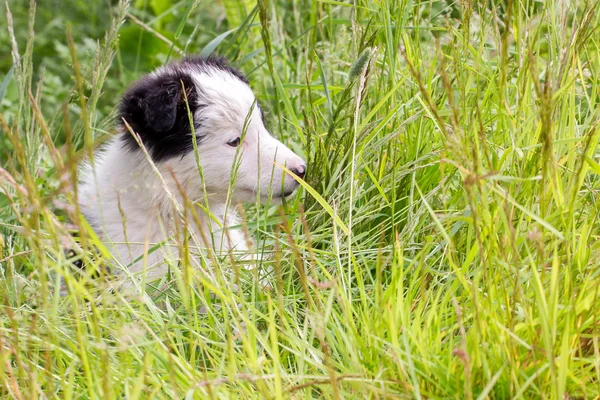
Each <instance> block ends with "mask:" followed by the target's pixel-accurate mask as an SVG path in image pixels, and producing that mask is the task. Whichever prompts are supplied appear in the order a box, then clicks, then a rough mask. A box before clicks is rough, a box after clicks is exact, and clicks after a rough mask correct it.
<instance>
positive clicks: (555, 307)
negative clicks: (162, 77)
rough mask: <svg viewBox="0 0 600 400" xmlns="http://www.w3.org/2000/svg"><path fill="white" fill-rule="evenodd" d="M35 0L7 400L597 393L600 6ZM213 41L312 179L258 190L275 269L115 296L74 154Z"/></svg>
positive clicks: (17, 33)
mask: <svg viewBox="0 0 600 400" xmlns="http://www.w3.org/2000/svg"><path fill="white" fill-rule="evenodd" d="M34 4H35V1H32V3H31V5H30V4H27V1H24V0H7V2H6V4H4V3H3V5H2V8H3V9H4V11H3V12H2V16H0V27H1V29H0V44H1V46H0V48H1V49H2V53H1V54H0V104H1V107H0V273H1V274H2V278H1V280H0V299H1V300H2V305H1V306H0V307H1V309H0V379H1V381H0V397H2V398H15V399H30V398H36V399H39V398H61V399H63V398H64V399H69V398H78V399H82V398H104V399H112V398H128V399H129V398H131V399H135V398H141V399H148V398H163V399H175V398H177V399H183V398H185V399H192V398H196V399H204V398H233V399H245V398H276V399H280V398H294V399H301V398H303V399H308V398H326V399H330V398H331V399H341V398H370V399H384V398H457V399H486V398H492V399H507V398H517V399H530V398H552V399H568V398H586V399H587V398H589V399H592V398H599V396H600V343H599V340H600V293H599V290H600V289H599V288H600V268H599V265H600V241H599V240H598V239H599V236H600V221H599V211H600V205H599V203H598V193H599V192H600V178H599V175H598V174H600V164H599V163H600V160H599V157H600V152H598V151H597V145H598V141H599V136H600V126H599V121H600V108H599V107H598V103H599V101H600V30H599V29H597V28H598V26H599V25H600V9H599V8H598V3H597V2H596V1H595V0H591V1H574V2H568V1H552V0H531V1H530V0H522V1H510V0H507V1H496V0H490V1H483V2H477V1H463V2H454V1H451V0H430V1H422V2H419V1H410V0H371V1H367V0H354V1H336V0H293V1H290V0H269V1H265V0H259V1H258V4H257V3H256V2H255V1H254V0H237V1H236V0H229V1H227V0H222V1H220V2H215V1H192V0H180V1H170V0H134V1H131V4H129V1H127V0H85V1H84V0H48V1H40V2H39V4H38V6H37V9H36V8H35V7H34ZM213 51H214V52H216V53H219V54H222V55H225V56H227V57H228V58H230V59H231V60H232V62H233V64H234V65H236V66H237V67H239V68H240V69H241V70H243V71H244V72H245V73H246V74H247V75H248V76H249V79H250V81H251V85H252V87H253V88H254V89H255V91H256V93H257V95H258V97H259V99H260V101H261V102H262V103H263V105H264V108H265V114H266V120H267V123H268V126H269V127H270V129H271V131H272V132H273V134H274V135H275V136H276V137H278V138H279V139H281V140H282V141H284V142H285V143H286V144H288V145H289V146H290V147H291V148H292V149H294V151H296V152H297V153H299V154H302V155H303V156H304V157H305V159H307V160H308V175H307V178H306V183H305V184H303V186H304V188H303V190H301V191H300V192H299V193H298V194H297V195H296V197H295V198H294V199H292V200H291V201H289V202H287V204H285V206H284V207H275V206H271V207H269V206H267V207H264V206H256V205H246V206H245V207H244V209H243V211H244V215H245V221H244V227H245V229H247V230H248V231H249V234H250V235H251V236H252V237H253V238H254V240H255V247H256V249H257V250H258V251H264V252H268V253H272V257H271V259H270V260H268V261H265V262H264V263H263V265H261V266H260V271H259V270H256V269H255V270H250V271H247V270H245V269H243V268H239V265H238V264H237V263H236V262H235V261H232V260H230V259H229V258H224V259H219V258H215V259H213V260H212V263H211V266H210V267H207V268H206V269H204V270H193V271H192V270H190V269H189V268H187V267H184V268H173V273H172V275H171V276H168V277H166V278H165V279H164V280H163V281H162V282H158V283H156V284H154V285H152V286H149V287H142V288H139V291H137V292H135V293H130V292H125V291H110V290H108V288H109V285H110V277H106V276H104V277H100V278H98V277H94V276H92V275H93V274H92V271H91V270H90V271H89V272H85V273H83V274H82V273H80V272H79V270H78V269H77V267H75V266H74V265H73V261H74V260H76V259H81V258H83V259H84V260H85V261H86V262H87V263H88V265H100V264H103V259H102V258H103V257H102V256H94V252H93V251H90V249H92V248H93V247H94V246H95V247H98V248H99V249H100V250H102V245H101V244H100V243H99V242H97V241H95V240H94V239H93V237H92V236H91V235H89V233H90V232H89V230H88V229H87V228H86V226H85V225H84V224H83V222H82V219H81V216H80V215H79V214H78V213H77V207H75V204H76V202H75V199H74V190H73V188H74V186H75V185H76V184H77V179H76V166H77V163H78V162H79V161H80V160H81V159H82V158H83V157H85V154H86V152H87V150H89V149H91V148H92V147H93V146H95V145H96V144H98V143H100V142H101V141H102V140H104V139H106V138H107V137H109V136H110V135H111V134H112V133H114V132H115V126H116V125H115V121H114V113H113V111H114V107H115V106H116V104H117V99H118V96H119V95H120V94H121V93H122V91H123V90H124V88H125V87H126V86H127V85H128V84H129V83H131V82H132V81H133V80H135V79H136V78H138V77H140V76H141V75H142V74H143V73H146V72H148V71H150V70H151V69H152V68H154V67H156V66H158V65H161V64H163V63H165V62H166V61H168V60H170V59H177V58H179V57H181V54H184V53H193V54H209V53H211V52H213ZM73 231H76V232H78V234H77V235H76V236H77V237H78V238H79V239H78V240H80V242H81V243H80V244H79V245H77V244H75V243H74V239H73V236H72V235H71V233H72V232H73ZM68 248H75V252H74V254H75V255H74V256H70V255H69V254H68V252H67V251H66V249H68ZM80 249H81V250H80ZM265 280H266V281H267V282H268V283H269V285H266V286H265ZM61 282H62V283H64V285H65V286H66V289H65V288H63V290H62V293H61Z"/></svg>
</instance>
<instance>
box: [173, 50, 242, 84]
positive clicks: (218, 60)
mask: <svg viewBox="0 0 600 400" xmlns="http://www.w3.org/2000/svg"><path fill="white" fill-rule="evenodd" d="M182 64H193V65H195V66H198V67H200V68H203V69H204V68H213V69H218V70H221V71H223V72H228V73H230V74H231V75H233V76H235V77H237V78H238V79H239V80H240V81H242V82H244V83H245V84H248V83H249V82H248V78H246V76H245V75H244V74H242V73H241V72H240V71H239V70H237V69H235V68H233V67H232V66H230V65H229V62H228V61H227V59H226V58H225V57H221V56H210V57H208V58H204V57H191V56H188V57H186V58H184V59H183V61H182Z"/></svg>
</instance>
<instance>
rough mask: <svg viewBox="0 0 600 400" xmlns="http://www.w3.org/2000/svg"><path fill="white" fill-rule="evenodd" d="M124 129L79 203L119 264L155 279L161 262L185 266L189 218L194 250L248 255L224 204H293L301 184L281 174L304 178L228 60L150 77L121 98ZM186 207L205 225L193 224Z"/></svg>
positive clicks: (171, 67) (97, 162)
mask: <svg viewBox="0 0 600 400" xmlns="http://www.w3.org/2000/svg"><path fill="white" fill-rule="evenodd" d="M186 99H187V101H186ZM188 109H189V113H188ZM190 115H191V116H192V120H193V129H192V126H191V125H190ZM119 122H120V133H119V134H118V135H116V136H115V137H113V138H112V139H111V140H110V141H109V142H108V144H107V145H106V146H105V147H104V148H103V149H101V150H99V151H98V152H97V153H96V154H95V156H94V158H93V160H90V161H89V162H86V163H85V164H84V165H83V166H82V169H81V177H82V178H81V183H80V185H79V188H78V198H79V204H80V207H81V210H82V212H83V214H84V216H85V217H86V219H87V220H88V222H89V223H90V225H91V226H92V227H93V228H94V230H95V231H96V233H97V234H98V235H99V237H100V238H101V239H102V240H103V241H104V242H105V243H106V244H107V246H108V248H109V249H110V251H111V252H112V253H113V255H114V256H115V258H116V259H117V260H118V261H119V262H120V263H121V264H122V265H123V266H128V268H129V270H130V271H131V272H139V271H141V270H143V269H144V268H145V269H146V271H147V273H148V275H149V276H150V277H155V278H159V277H160V276H162V275H163V274H164V273H166V271H167V266H166V264H165V262H164V258H165V256H168V257H172V258H174V259H177V258H179V255H178V254H177V246H175V243H176V242H177V241H179V240H180V239H181V237H179V238H178V237H177V235H178V233H177V232H178V231H181V229H180V228H181V222H182V221H183V220H187V221H188V225H191V226H187V227H186V231H187V233H188V234H190V236H191V238H192V240H191V243H195V244H197V245H199V246H212V247H213V248H215V249H216V250H226V251H229V250H233V249H235V250H240V251H244V250H247V246H246V239H245V238H244V236H243V234H242V233H241V232H240V231H239V230H231V231H228V227H230V226H233V225H236V224H238V221H237V218H236V213H235V210H234V209H233V208H231V207H228V206H227V204H232V207H233V206H235V205H236V204H237V203H240V202H255V201H256V200H257V199H260V200H261V202H267V201H268V200H270V199H273V200H275V201H277V199H281V198H283V197H286V196H289V195H290V194H292V193H293V192H294V190H295V189H296V188H297V187H298V182H297V181H296V180H295V179H294V178H293V177H292V176H290V175H289V174H287V173H286V172H285V171H284V169H283V168H281V166H285V167H287V169H289V170H290V171H292V172H293V173H294V174H296V175H297V176H299V177H303V176H304V174H305V171H306V166H305V162H304V161H303V160H302V159H301V158H300V157H299V156H297V155H296V154H294V153H293V152H292V151H291V150H290V149H288V148H287V147H286V146H285V145H283V144H282V143H281V142H280V141H279V140H277V139H275V138H274V137H273V136H272V135H271V134H270V133H269V131H268V130H267V128H266V127H265V124H264V120H263V115H262V110H261V108H260V105H259V104H258V102H257V101H256V98H255V96H254V93H253V92H252V90H251V89H250V86H249V85H248V80H247V79H246V77H245V76H244V75H243V74H242V73H240V72H239V71H237V70H235V69H233V68H231V67H230V66H229V65H228V64H227V62H226V61H225V60H224V59H223V58H216V57H210V58H187V59H184V60H183V61H180V62H174V63H171V64H168V65H166V66H163V67H161V68H159V69H157V70H156V71H154V72H153V73H151V74H149V75H147V76H144V77H143V78H142V79H140V80H139V81H138V82H137V83H135V84H134V85H133V86H132V87H131V88H130V89H129V90H128V91H127V92H126V94H125V95H124V97H123V99H122V101H121V105H120V118H119ZM127 125H128V126H129V127H130V129H131V130H132V131H133V132H135V133H136V134H137V135H138V138H139V141H140V142H141V144H142V145H143V146H144V148H145V149H146V150H147V153H148V155H146V154H145V152H144V151H143V149H141V148H140V144H139V143H138V140H136V138H135V137H134V136H133V135H132V133H131V132H130V129H129V127H128V126H127ZM194 142H196V144H197V150H198V156H197V158H196V152H195V149H194V148H195V146H194ZM230 187H231V191H230ZM228 196H230V197H229V201H228ZM186 199H187V200H191V201H193V202H195V206H194V207H195V210H194V211H195V213H196V214H197V215H198V217H199V218H198V219H199V222H200V223H199V224H198V223H194V224H190V222H191V221H192V220H193V218H191V215H192V213H191V212H190V211H189V209H187V211H184V209H185V208H184V206H183V205H184V203H185V200H186ZM226 231H228V234H225V232H226ZM179 235H180V234H179ZM203 237H204V238H206V237H209V238H211V239H210V241H211V243H204V240H203V239H202V238H203ZM155 244H160V246H159V249H158V250H155V251H153V252H149V251H148V249H152V247H153V246H154V245H155Z"/></svg>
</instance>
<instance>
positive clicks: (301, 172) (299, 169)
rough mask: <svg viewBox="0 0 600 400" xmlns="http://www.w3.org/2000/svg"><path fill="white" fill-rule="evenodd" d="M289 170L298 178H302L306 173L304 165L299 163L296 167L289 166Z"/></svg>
mask: <svg viewBox="0 0 600 400" xmlns="http://www.w3.org/2000/svg"><path fill="white" fill-rule="evenodd" d="M290 171H292V172H293V173H294V174H296V175H297V176H298V177H299V178H301V179H304V175H306V165H305V164H301V165H299V166H297V167H292V168H290Z"/></svg>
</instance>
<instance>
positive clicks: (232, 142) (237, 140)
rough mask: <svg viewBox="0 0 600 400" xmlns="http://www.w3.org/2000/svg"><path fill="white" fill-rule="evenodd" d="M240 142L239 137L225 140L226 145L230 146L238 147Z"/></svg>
mask: <svg viewBox="0 0 600 400" xmlns="http://www.w3.org/2000/svg"><path fill="white" fill-rule="evenodd" d="M240 143H241V139H240V138H235V139H233V140H231V141H229V142H227V144H228V145H230V146H231V147H238V146H239V145H240Z"/></svg>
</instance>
